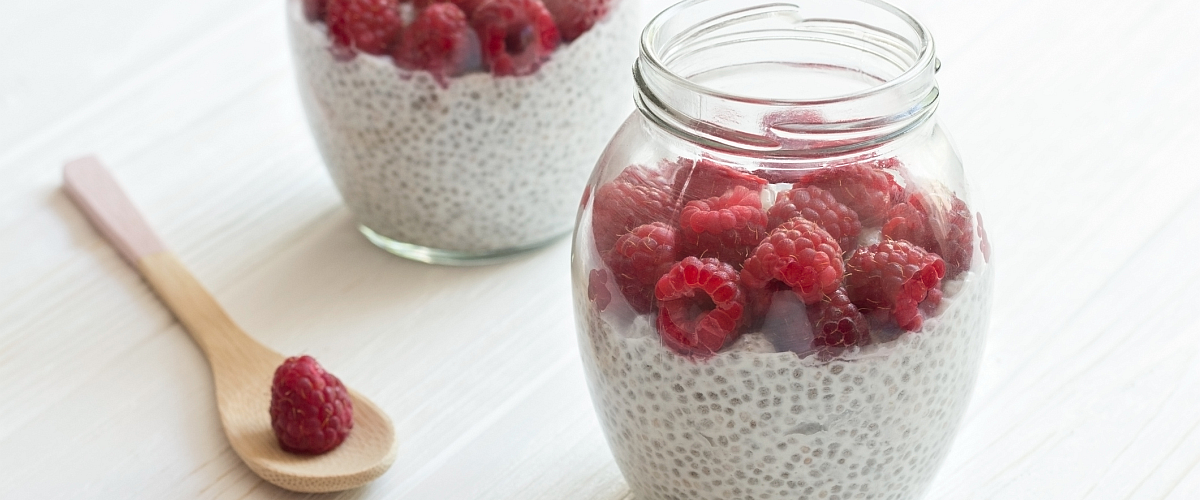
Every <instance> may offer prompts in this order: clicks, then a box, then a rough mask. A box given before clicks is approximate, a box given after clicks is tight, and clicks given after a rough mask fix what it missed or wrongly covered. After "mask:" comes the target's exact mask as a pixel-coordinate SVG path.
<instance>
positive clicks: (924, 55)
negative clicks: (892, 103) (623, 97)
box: [639, 0, 941, 106]
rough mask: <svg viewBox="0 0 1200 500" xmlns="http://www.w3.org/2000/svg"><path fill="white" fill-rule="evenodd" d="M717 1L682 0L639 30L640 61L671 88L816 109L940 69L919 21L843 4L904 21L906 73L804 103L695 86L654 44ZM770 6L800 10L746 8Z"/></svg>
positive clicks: (777, 0)
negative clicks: (678, 21)
mask: <svg viewBox="0 0 1200 500" xmlns="http://www.w3.org/2000/svg"><path fill="white" fill-rule="evenodd" d="M717 1H722V0H683V1H681V2H678V3H675V4H674V5H672V6H670V7H668V8H666V9H664V10H663V11H662V12H659V13H658V14H657V15H655V16H654V18H652V19H651V20H650V22H649V23H648V24H647V25H646V27H645V28H644V29H643V30H642V34H641V40H640V46H639V51H640V54H639V59H640V60H641V61H644V62H646V63H647V64H649V65H650V67H651V69H652V70H654V71H656V72H657V73H658V74H659V75H660V76H661V77H663V78H666V79H667V80H668V81H670V82H671V83H672V84H674V85H679V86H681V87H683V88H686V89H688V90H690V91H693V92H696V93H700V94H704V95H708V96H712V97H716V98H720V99H725V100H729V101H733V102H743V103H749V104H759V105H771V106H819V105H826V104H834V103H844V102H847V101H853V100H856V99H861V98H866V97H871V96H874V95H877V94H880V93H884V92H887V91H889V90H892V89H894V88H896V87H899V86H901V85H904V84H906V83H908V82H911V81H912V80H915V79H917V78H920V77H921V75H922V74H924V73H925V71H926V68H928V67H929V66H930V65H933V67H934V71H937V70H938V69H939V68H940V66H941V65H940V62H939V61H938V60H937V58H936V56H935V50H934V42H933V37H932V36H931V35H930V33H929V30H928V29H926V28H925V25H923V24H921V22H920V21H918V20H917V19H916V18H915V17H913V16H912V15H910V14H909V13H908V12H906V11H904V10H903V9H901V8H899V7H897V6H895V5H892V4H890V3H888V2H885V1H882V0H845V1H847V2H857V3H860V4H867V5H872V6H875V7H877V8H880V9H882V10H884V11H886V12H888V13H890V14H892V15H894V16H895V17H896V18H897V19H899V20H901V21H903V22H904V23H905V24H907V25H908V26H909V27H911V28H912V29H913V31H914V33H915V34H916V41H917V42H918V46H917V47H914V48H915V49H916V50H917V57H916V58H915V59H914V60H913V62H912V64H911V65H909V67H908V68H905V70H904V71H903V72H901V73H900V74H899V75H896V76H895V77H892V78H889V79H888V80H886V81H884V82H882V83H880V84H878V85H873V86H871V87H868V88H866V89H861V90H858V91H854V92H850V93H846V94H841V95H835V96H831V97H821V98H807V99H783V98H763V97H753V96H748V95H742V94H736V93H732V92H727V91H722V90H718V89H716V88H713V87H710V86H708V85H704V84H701V83H697V82H695V81H693V80H691V79H689V78H687V77H685V76H683V75H680V74H678V73H676V72H675V71H673V70H671V69H670V68H668V67H667V65H666V64H665V63H664V62H663V61H662V59H661V58H660V55H659V54H658V53H657V51H656V50H655V49H654V46H655V42H657V41H658V35H659V34H660V33H661V31H662V27H663V26H664V25H665V24H666V23H667V22H668V21H670V20H672V19H673V18H674V17H676V16H677V15H678V14H679V13H680V12H681V11H683V10H685V9H690V8H695V7H696V6H697V5H703V4H707V3H712V2H717ZM772 6H776V7H794V8H800V4H799V2H797V1H792V0H772V1H764V2H762V3H759V4H752V5H750V6H748V7H749V8H751V9H752V8H763V7H772ZM731 13H732V12H727V13H725V14H723V15H729V14H731Z"/></svg>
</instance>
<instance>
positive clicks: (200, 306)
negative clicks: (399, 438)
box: [63, 157, 396, 493]
mask: <svg viewBox="0 0 1200 500" xmlns="http://www.w3.org/2000/svg"><path fill="white" fill-rule="evenodd" d="M63 180H64V187H65V188H66V191H67V193H68V194H69V195H70V196H71V198H72V199H73V200H74V201H75V203H76V204H77V205H79V207H80V208H81V209H82V210H83V212H84V213H85V214H86V215H87V217H88V219H89V220H90V221H91V222H92V224H93V225H95V226H96V227H97V229H99V230H100V232H101V233H102V234H103V235H104V236H105V238H106V239H108V241H109V242H110V243H111V244H112V245H113V246H114V247H116V249H117V250H118V252H119V253H120V254H121V256H122V257H124V258H125V260H127V261H129V263H130V264H132V265H133V267H135V268H136V269H137V270H138V272H139V273H141V275H142V277H143V278H144V279H145V280H146V281H147V282H148V283H149V284H150V286H151V288H153V289H154V291H155V292H156V293H157V294H158V296H159V298H160V299H162V301H163V303H165V304H166V305H167V307H168V308H170V309H171V312H173V313H174V314H175V316H176V317H177V318H178V319H179V322H180V323H182V324H183V326H184V328H186V329H187V331H188V332H189V333H190V334H191V336H192V338H193V339H194V340H195V341H196V344H198V345H199V346H200V349H201V350H202V351H204V355H205V356H206V357H207V358H208V363H209V366H210V367H211V368H212V374H213V382H214V385H215V389H216V396H217V408H218V410H219V412H220V415H221V425H222V427H223V428H224V429H225V437H226V438H227V439H228V440H229V444H230V445H231V446H232V447H233V450H234V451H235V452H236V453H237V454H238V456H239V457H241V459H242V461H243V462H245V463H246V465H247V466H249V467H250V469H251V470H253V471H254V473H255V474H258V475H259V476H260V477H262V478H263V479H265V480H267V481H269V482H271V483H272V484H275V485H277V486H279V487H282V488H285V489H289V490H292V491H299V492H306V493H322V492H329V491H340V490H346V489H350V488H356V487H358V486H362V485H364V484H366V483H368V482H370V481H372V480H374V479H375V478H377V477H379V476H381V475H383V473H384V472H386V471H387V470H388V468H389V467H391V465H392V462H394V461H395V460H396V439H395V438H396V437H395V430H394V429H393V427H392V421H391V419H390V418H388V416H387V414H386V413H384V412H383V410H380V409H379V407H378V406H375V404H374V403H372V402H371V401H370V400H369V399H367V398H366V397H364V396H363V395H362V394H359V393H358V392H357V391H355V390H353V389H348V392H349V393H350V399H351V400H352V401H353V407H354V428H353V430H351V431H350V435H349V436H347V437H346V440H345V441H343V442H342V444H341V445H339V446H338V447H337V448H335V449H333V450H331V451H329V452H327V453H324V454H321V455H299V454H294V453H290V452H287V451H284V450H283V449H282V448H280V446H279V442H278V440H277V439H276V438H275V433H274V431H273V430H272V428H271V417H270V413H269V409H270V404H271V382H272V380H273V378H274V375H275V369H276V368H277V367H278V366H279V365H280V364H282V363H283V361H284V357H283V355H281V354H279V353H277V352H275V351H273V350H271V349H269V348H267V347H266V346H264V345H262V344H260V343H258V341H256V340H254V339H253V338H251V337H250V336H249V335H247V334H246V333H245V332H244V331H242V329H241V328H240V327H238V326H237V324H236V323H234V322H233V319H231V318H230V317H229V315H228V314H226V313H225V310H224V309H222V308H221V305H220V304H218V303H217V301H216V299H214V298H213V297H212V295H211V294H209V293H208V291H207V290H205V289H204V287H203V285H201V284H200V282H199V281H197V280H196V278H195V277H193V276H192V274H191V273H189V272H188V270H187V269H186V268H185V267H184V266H183V264H181V263H180V262H179V260H178V259H176V258H175V255H174V254H172V253H171V252H170V251H168V250H167V249H166V247H165V246H164V245H163V244H162V242H161V241H160V240H159V239H158V237H157V236H156V235H155V234H154V232H153V231H152V230H151V229H150V226H149V225H148V224H146V222H145V220H144V219H143V218H142V216H141V214H140V213H138V211H137V209H136V208H135V207H134V206H133V204H132V203H131V202H130V201H129V199H128V198H127V197H126V196H125V194H124V193H123V192H122V191H121V188H120V186H118V185H117V183H116V181H115V180H114V179H113V178H112V176H111V175H110V174H109V173H108V171H107V170H106V169H105V168H104V166H103V165H101V164H100V162H99V161H97V160H96V159H95V158H90V157H89V158H83V159H80V160H76V161H73V162H70V163H68V164H67V165H66V167H65V168H64V169H63Z"/></svg>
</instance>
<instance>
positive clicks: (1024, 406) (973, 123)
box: [0, 0, 1200, 500]
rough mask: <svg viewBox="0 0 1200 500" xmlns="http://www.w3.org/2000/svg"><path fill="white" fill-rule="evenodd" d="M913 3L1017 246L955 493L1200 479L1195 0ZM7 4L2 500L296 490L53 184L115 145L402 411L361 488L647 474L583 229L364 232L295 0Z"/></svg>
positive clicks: (302, 341) (251, 315)
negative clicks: (470, 244) (609, 416)
mask: <svg viewBox="0 0 1200 500" xmlns="http://www.w3.org/2000/svg"><path fill="white" fill-rule="evenodd" d="M666 3H667V2H665V1H664V0H647V1H646V11H647V13H649V12H650V11H651V10H654V9H655V8H657V7H661V6H663V5H665V4H666ZM901 4H902V6H904V7H906V8H908V9H909V10H910V11H912V12H913V13H914V14H915V15H916V16H917V17H918V18H920V19H922V20H923V21H924V22H926V23H927V25H928V26H929V27H930V28H931V29H932V31H933V33H934V35H935V37H936V39H937V42H938V44H939V48H940V51H939V55H940V57H941V60H942V62H943V67H942V70H941V73H940V75H939V79H940V82H941V84H942V91H943V93H942V96H943V100H942V108H941V111H940V114H941V117H942V119H943V120H944V122H945V123H946V124H947V125H948V127H949V129H950V130H951V131H952V132H953V133H954V134H955V136H956V137H957V140H958V141H959V142H958V144H959V147H960V150H961V153H962V155H963V156H964V157H965V159H966V161H967V163H968V164H969V167H970V168H971V170H972V172H973V180H974V182H975V183H976V185H977V187H978V190H979V191H980V192H981V193H982V194H983V196H984V198H985V200H986V206H984V210H985V215H986V221H987V224H988V229H989V232H990V237H991V241H992V242H993V247H994V249H995V254H996V256H997V262H998V265H999V266H1000V267H999V268H998V269H999V271H1000V272H999V273H998V285H997V289H996V301H995V313H994V321H993V326H992V331H991V337H990V340H989V343H988V349H987V353H986V358H985V364H984V366H983V370H982V373H981V375H980V378H979V385H978V388H977V389H976V392H975V397H974V400H973V401H972V404H971V407H970V410H969V412H968V415H967V416H966V419H965V421H964V425H963V427H962V429H961V431H960V433H959V437H958V440H957V441H956V443H955V447H954V449H953V452H952V453H951V455H950V457H949V458H948V460H947V462H946V464H945V466H944V467H943V469H942V471H941V474H940V475H939V477H938V479H937V481H936V484H935V486H934V489H933V492H932V494H931V498H933V499H948V500H949V499H953V500H959V499H972V498H981V499H992V498H996V499H1043V498H1045V499H1160V498H1170V499H1195V498H1200V320H1198V318H1200V315H1198V313H1197V310H1200V257H1197V252H1196V249H1197V248H1198V247H1200V159H1197V149H1196V145H1197V144H1200V118H1198V117H1200V28H1198V25H1200V2H1197V1H1195V0H1148V1H1144V2H1131V1H1128V0H1126V1H1120V2H1118V1H1114V0H1091V1H1085V0H1062V1H1051V2H1048V1H1043V0H996V1H993V2H986V3H985V2H962V1H950V0H905V1H904V2H902V3H901ZM4 11H5V15H4V16H0V62H2V63H3V66H0V68H2V69H0V498H6V499H7V498H13V499H24V498H244V497H251V498H293V497H298V496H299V495H295V494H292V493H288V492H286V491H283V490H280V489H277V488H275V487H273V486H270V485H268V484H266V483H264V482H262V481H260V480H259V479H258V478H257V477H255V476H254V475H253V474H252V473H250V471H249V470H248V469H246V468H245V467H244V466H243V465H242V464H241V463H240V462H239V461H238V459H237V457H236V456H235V455H234V454H233V453H232V452H231V450H230V448H229V447H228V446H227V445H226V443H225V439H224V437H223V435H222V433H221V430H220V427H219V423H218V420H217V415H216V410H215V409H214V405H213V396H212V386H211V382H210V378H209V372H208V368H207V366H206V365H205V362H204V360H203V359H202V358H201V355H200V352H199V351H198V349H197V348H196V347H195V345H193V343H192V341H191V340H190V339H189V338H188V337H187V335H186V334H185V333H184V332H183V331H182V330H181V329H180V327H179V326H178V325H177V324H175V323H174V321H173V320H172V318H171V316H170V315H169V314H168V313H167V312H166V310H165V309H164V308H163V307H162V306H161V305H159V303H158V302H157V301H156V300H155V298H154V297H153V296H152V295H151V293H150V292H149V290H148V289H147V287H146V286H145V285H144V284H143V283H142V282H141V281H140V280H139V279H138V278H137V276H136V275H135V274H134V272H133V271H132V270H130V269H129V268H128V266H126V264H125V263H124V262H122V261H121V260H120V259H119V258H118V257H117V255H116V253H114V251H113V250H111V249H110V248H109V247H108V246H107V245H106V244H105V243H104V242H103V241H102V240H101V239H100V238H99V236H98V235H97V234H96V233H95V232H94V231H93V230H92V229H91V228H90V227H89V226H88V225H87V224H86V223H85V221H84V220H83V218H82V217H81V216H80V215H79V214H78V213H77V211H76V210H75V209H74V207H73V206H72V205H71V204H70V203H69V202H68V201H67V199H66V197H65V196H64V195H63V193H62V191H61V190H60V189H59V184H60V168H61V165H62V163H63V161H64V160H67V159H71V158H74V157H77V156H81V155H83V154H87V153H96V154H98V155H99V156H100V157H101V158H102V159H103V160H104V161H105V162H106V163H107V164H108V165H109V166H110V167H111V168H112V169H113V170H114V171H115V172H116V175H117V177H118V178H119V179H120V180H121V181H122V182H123V184H124V185H125V187H126V189H127V191H128V192H129V193H130V195H131V197H132V198H133V199H134V201H135V202H136V203H137V204H138V205H139V206H141V207H142V208H143V209H144V210H145V211H146V212H147V214H148V218H149V219H150V222H151V223H152V224H153V225H154V226H155V227H156V228H157V229H158V230H159V231H160V232H161V234H162V236H163V237H164V239H165V240H166V242H167V244H168V245H169V246H171V247H172V248H173V249H174V250H175V251H176V252H177V253H178V254H179V255H180V257H181V259H182V260H183V261H184V262H185V263H186V264H187V265H188V266H190V267H191V268H192V269H193V271H194V272H195V273H196V275H197V276H198V277H199V278H200V280H201V281H203V282H204V283H205V284H206V285H207V286H208V287H209V288H210V289H211V290H212V291H213V292H214V293H215V294H216V296H217V297H218V298H219V299H220V300H221V301H222V302H223V303H224V304H225V305H226V306H227V308H228V309H229V311H230V313H231V314H232V315H233V316H234V318H235V319H236V320H237V321H238V322H239V323H240V324H241V325H242V326H243V327H245V328H246V330H248V331H249V332H252V333H253V334H254V335H255V336H256V337H257V338H259V339H261V340H262V341H263V342H264V343H266V344H267V345H270V346H272V347H274V348H275V349H277V350H279V351H281V352H284V353H293V354H294V353H309V354H312V355H314V356H316V357H317V358H318V359H321V360H322V362H323V363H324V364H325V365H326V366H328V367H330V368H331V369H332V370H334V371H335V372H336V373H338V374H339V375H340V376H341V377H342V378H343V379H345V380H347V381H348V382H349V383H350V384H351V385H353V386H354V387H357V388H358V389H360V390H361V391H362V392H363V393H366V394H369V395H371V396H372V397H373V399H374V400H375V401H377V402H378V403H379V404H380V405H381V406H382V407H383V408H384V409H386V410H387V411H388V412H389V413H390V415H391V416H392V418H393V419H394V420H395V422H396V424H397V428H398V433H399V436H400V439H401V443H400V450H399V452H400V456H399V459H398V460H397V462H396V465H395V466H394V467H393V468H392V469H391V471H390V472H388V473H387V474H386V475H385V476H384V477H382V478H381V479H379V480H378V481H376V482H375V483H373V484H372V485H370V486H368V487H366V488H363V489H360V490H356V491H350V492H345V493H341V494H339V495H334V497H337V498H406V499H439V500H440V499H474V498H481V499H518V498H519V499H534V500H536V499H547V500H550V499H554V500H558V499H596V500H616V499H622V498H626V497H628V496H629V493H628V490H627V488H626V486H625V485H624V482H623V480H622V479H621V476H620V473H619V471H618V470H617V468H616V466H615V464H614V463H613V461H612V458H611V456H610V455H609V452H608V449H607V446H606V445H605V443H604V438H603V436H602V435H601V432H600V429H599V426H598V424H597V421H596V418H595V416H594V415H593V412H592V408H591V403H590V400H589V396H588V393H587V388H586V386H585V384H584V380H583V373H582V370H581V367H580V363H579V360H578V352H577V349H576V345H575V334H574V321H573V319H572V312H571V307H570V299H569V278H568V272H567V269H568V268H567V260H568V253H569V249H568V244H567V242H565V241H562V242H559V243H558V244H555V245H554V246H552V247H550V248H548V249H546V250H544V251H540V252H537V253H534V254H531V255H529V256H528V257H526V258H523V259H521V260H518V261H516V262H512V263H509V264H505V265H500V266H495V267H487V268H477V269H454V268H444V267H433V266H426V265H421V264H416V263H411V262H407V261H404V260H401V259H398V258H395V257H392V256H390V255H388V254H385V253H383V252H382V251H379V250H377V249H375V248H374V247H372V246H371V245H370V244H369V243H367V242H366V240H364V239H363V238H362V237H360V236H359V235H358V233H357V232H356V231H355V229H354V224H353V223H352V221H351V218H350V216H349V214H348V213H347V212H346V210H345V209H344V208H343V207H342V206H341V205H340V202H339V199H338V195H337V193H336V192H335V190H334V188H333V186H332V184H331V183H330V181H329V179H328V178H327V176H326V174H325V172H324V170H323V167H322V166H321V160H320V158H319V156H318V154H317V151H316V149H315V147H314V145H313V142H312V139H311V137H310V136H309V133H308V129H307V126H306V124H305V122H304V117H303V115H302V113H301V110H300V106H299V101H298V97H297V95H296V89H295V84H294V82H293V79H292V73H291V66H290V64H291V63H290V60H289V56H288V50H287V47H286V40H285V36H284V22H283V2H282V0H259V1H254V2H246V1H237V0H212V1H208V2H191V1H182V0H166V1H163V0H108V1H104V2H95V1H84V0H52V1H37V2H34V1H27V2H7V3H6V4H5V8H4Z"/></svg>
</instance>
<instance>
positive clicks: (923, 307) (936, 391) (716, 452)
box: [572, 0, 993, 500]
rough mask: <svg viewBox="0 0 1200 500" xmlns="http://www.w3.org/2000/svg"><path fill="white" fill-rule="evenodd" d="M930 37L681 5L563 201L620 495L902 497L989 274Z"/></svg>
mask: <svg viewBox="0 0 1200 500" xmlns="http://www.w3.org/2000/svg"><path fill="white" fill-rule="evenodd" d="M937 65H938V62H937V58H936V56H935V53H934V46H933V40H932V39H931V37H930V35H929V33H928V31H927V30H926V29H925V28H924V27H923V26H922V25H921V24H920V23H918V22H917V21H916V20H915V19H913V18H912V17H911V16H909V15H908V14H906V13H904V12H903V11H901V10H899V9H897V8H895V7H893V6H891V5H889V4H886V3H884V2H881V1H877V0H836V1H835V0H780V1H770V2H762V3H758V2H747V1H746V0H686V1H684V2H681V3H679V4H677V5H675V6H673V7H671V8H669V9H668V10H666V11H665V12H663V13H662V14H660V15H659V16H658V17H657V18H655V19H654V20H653V21H652V22H651V23H650V25H649V26H648V27H647V28H646V29H645V31H644V32H643V34H642V41H641V54H640V57H639V58H638V60H637V62H636V65H635V68H634V79H635V82H636V85H637V92H636V95H635V100H636V104H637V107H638V111H637V112H635V113H634V114H633V115H632V116H630V117H629V118H628V120H627V121H626V122H625V124H624V126H623V127H622V128H621V129H620V131H619V132H618V133H617V134H616V136H615V137H614V138H613V139H612V140H611V142H610V143H609V146H608V148H607V149H606V151H605V153H604V155H603V156H602V157H601V159H600V161H599V163H598V165H597V166H596V168H595V170H594V171H593V174H592V178H591V181H590V184H589V185H588V188H587V191H586V192H585V195H584V198H583V201H582V204H581V207H580V211H579V216H578V219H577V225H576V231H575V235H574V247H573V255H572V275H573V281H574V290H575V291H574V294H575V305H576V317H577V320H578V330H579V341H580V350H581V354H582V357H583V361H584V367H585V370H586V373H587V378H588V383H589V386H590V389H591V393H592V399H593V401H594V403H595V406H596V410H597V413H598V414H599V417H600V421H601V424H602V427H603V428H604V431H605V433H606V435H607V437H608V442H609V445H610V447H611V449H612V451H613V455H614V456H615V458H616V460H617V463H618V465H619V466H620V468H621V471H622V472H623V473H624V476H625V478H626V479H627V480H628V482H629V484H630V487H631V488H632V489H633V492H634V494H635V495H636V496H637V497H638V498H641V499H647V500H648V499H683V498H687V499H734V498H737V499H742V498H745V499H762V498H790V499H796V498H805V499H807V498H813V499H817V498H820V499H830V500H838V499H871V498H879V499H884V498H886V499H914V498H919V497H920V496H921V495H923V494H924V492H925V490H926V489H927V487H928V485H929V483H930V481H931V480H932V478H933V476H934V474H935V472H936V470H937V468H938V466H939V464H940V463H941V461H942V459H943V458H944V456H945V454H946V452H947V450H948V446H949V444H950V442H951V440H952V438H953V436H954V433H955V430H956V427H957V425H958V422H959V420H960V418H961V417H962V414H963V411H964V409H965V408H966V405H967V402H968V400H969V397H970V393H971V389H972V387H973V385H974V380H975V376H976V373H977V370H978V366H979V361H980V356H981V353H982V349H983V346H984V337H985V334H986V330H987V327H988V320H989V313H990V307H991V295H992V276H993V270H992V265H991V264H990V249H989V246H988V241H987V236H986V234H985V232H984V228H983V217H982V216H981V214H980V212H979V207H978V206H977V203H976V201H977V200H976V199H975V198H973V197H972V196H971V190H970V186H969V185H968V183H967V181H966V178H965V176H964V173H963V168H962V163H961V161H960V159H959V156H958V155H957V153H956V152H955V150H954V148H953V146H952V144H951V141H950V139H949V138H948V136H947V135H946V132H945V130H944V129H943V128H942V127H941V126H940V125H939V124H938V122H937V120H936V117H935V116H934V112H935V110H936V108H937V105H938V87H937V82H936V79H935V73H936V70H937Z"/></svg>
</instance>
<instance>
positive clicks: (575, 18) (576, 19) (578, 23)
mask: <svg viewBox="0 0 1200 500" xmlns="http://www.w3.org/2000/svg"><path fill="white" fill-rule="evenodd" d="M542 3H544V4H546V10H549V11H550V15H552V16H554V21H555V22H556V23H558V31H559V32H560V33H562V39H563V41H564V42H570V41H572V40H575V39H576V38H579V35H582V34H584V33H586V32H587V31H588V30H590V29H592V26H594V25H595V24H596V23H597V22H599V21H600V20H601V19H604V16H606V15H608V11H609V9H611V8H612V4H613V0H542Z"/></svg>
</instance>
